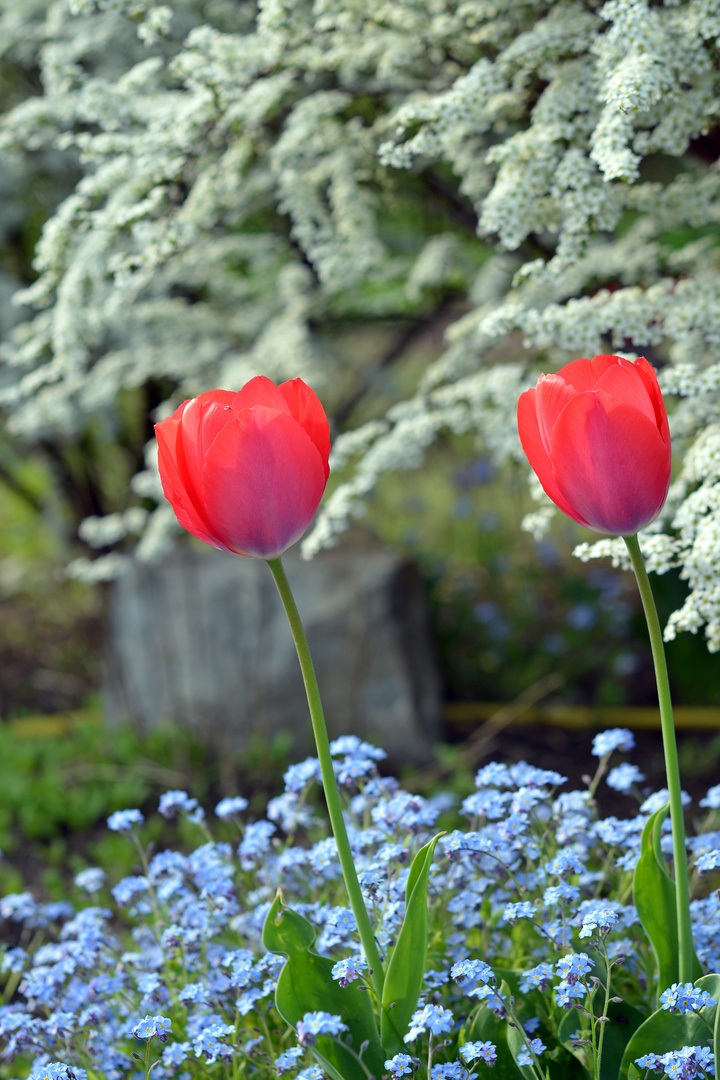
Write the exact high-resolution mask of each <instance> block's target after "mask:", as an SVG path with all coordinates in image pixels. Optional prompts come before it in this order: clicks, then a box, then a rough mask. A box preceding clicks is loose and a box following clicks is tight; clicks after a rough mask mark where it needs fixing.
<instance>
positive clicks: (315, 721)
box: [267, 557, 383, 1001]
mask: <svg viewBox="0 0 720 1080" xmlns="http://www.w3.org/2000/svg"><path fill="white" fill-rule="evenodd" d="M267 564H268V566H269V567H270V570H271V572H272V576H273V577H274V579H275V584H276V585H277V589H278V592H279V593H280V599H281V600H282V603H283V607H284V608H285V614H286V615H287V618H288V622H289V623H290V630H291V631H292V636H293V639H294V641H295V648H296V650H297V654H298V660H299V661H300V669H301V671H302V677H303V681H304V683H305V693H306V694H307V700H308V706H309V708H310V719H311V721H312V727H313V734H314V736H315V745H316V747H317V754H318V759H319V761H320V774H321V776H322V782H323V788H324V789H325V801H326V803H327V808H328V816H329V818H330V825H331V827H332V831H333V835H334V837H335V843H336V844H337V849H338V857H339V859H340V866H341V868H342V873H343V878H344V880H345V888H346V889H347V893H348V898H349V900H350V906H351V907H352V910H353V915H354V916H355V922H356V923H357V928H358V933H359V935H360V941H361V943H362V947H363V952H364V953H365V959H366V960H367V962H368V966H369V967H370V969H371V971H372V976H371V979H372V985H373V989H374V991H375V993H376V995H377V998H378V1001H382V992H383V967H382V961H381V959H380V953H379V952H378V947H377V944H376V942H375V935H374V934H373V929H372V926H371V924H370V917H369V915H368V912H367V908H366V907H365V900H364V898H363V894H362V890H361V888H360V883H359V882H358V878H357V871H356V870H355V863H354V861H353V857H352V851H351V850H350V841H349V840H348V834H347V829H346V828H345V819H344V818H343V812H342V803H341V802H340V793H339V791H338V787H337V781H336V780H335V770H334V769H333V760H332V755H331V753H330V743H329V741H328V733H327V726H326V724H325V715H324V713H323V707H322V702H321V700H320V691H319V689H318V684H317V678H316V677H315V667H314V665H313V662H312V657H311V655H310V649H309V647H308V642H307V638H306V636H305V630H304V629H303V624H302V621H301V619H300V614H299V612H298V609H297V605H296V603H295V598H294V596H293V594H292V590H291V588H290V583H289V581H288V579H287V575H286V574H285V568H284V567H283V565H282V563H281V561H280V558H279V557H278V558H277V559H268V560H267Z"/></svg>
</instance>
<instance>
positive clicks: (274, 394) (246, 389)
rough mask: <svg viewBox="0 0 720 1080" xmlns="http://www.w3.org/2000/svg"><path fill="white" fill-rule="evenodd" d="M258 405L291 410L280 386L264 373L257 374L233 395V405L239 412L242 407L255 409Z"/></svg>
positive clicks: (283, 410) (285, 410)
mask: <svg viewBox="0 0 720 1080" xmlns="http://www.w3.org/2000/svg"><path fill="white" fill-rule="evenodd" d="M256 405H264V406H265V407H266V408H268V409H277V411H278V412H289V411H290V410H289V407H288V403H287V400H286V399H285V397H284V396H283V394H282V393H281V391H280V387H279V386H276V385H275V383H274V382H272V381H271V380H270V379H267V378H265V376H264V375H256V376H255V378H254V379H251V380H250V382H246V383H245V385H244V386H243V387H242V389H241V390H238V392H237V394H234V395H233V401H232V406H233V409H234V411H235V412H239V411H240V409H254V408H255V406H256Z"/></svg>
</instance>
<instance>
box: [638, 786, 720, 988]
mask: <svg viewBox="0 0 720 1080" xmlns="http://www.w3.org/2000/svg"><path fill="white" fill-rule="evenodd" d="M668 810H669V806H663V807H661V808H660V810H657V811H656V812H655V813H654V814H653V815H652V816H651V817H650V818H649V820H648V821H647V822H646V824H645V828H644V829H643V833H642V839H641V842H640V851H641V854H640V858H639V859H638V863H637V866H636V867H635V873H634V876H633V900H634V902H635V907H636V908H637V913H638V915H639V917H640V922H641V923H642V925H643V929H644V930H645V933H646V934H647V936H648V938H649V940H650V944H651V945H652V948H653V952H654V953H655V961H656V963H657V970H658V993H662V991H663V990H666V989H667V988H668V986H672V984H673V983H676V982H677V981H678V979H679V978H680V970H679V951H678V933H677V903H676V899H675V883H674V881H673V880H672V878H671V877H670V875H669V874H668V872H667V870H666V869H665V860H664V859H663V855H662V851H661V849H660V831H661V828H662V823H663V821H664V820H665V818H666V816H667V813H668ZM702 973H703V971H702V966H701V964H700V961H699V960H698V958H697V956H696V955H695V951H694V950H693V978H695V979H699V978H700V977H701V976H702Z"/></svg>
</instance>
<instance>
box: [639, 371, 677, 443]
mask: <svg viewBox="0 0 720 1080" xmlns="http://www.w3.org/2000/svg"><path fill="white" fill-rule="evenodd" d="M635 366H636V368H637V370H638V374H639V375H640V378H641V379H642V380H643V382H644V383H645V387H646V389H647V392H648V394H649V395H650V400H651V401H652V404H653V409H654V410H655V422H656V424H657V426H658V428H659V429H660V434H661V435H662V438H663V442H665V443H667V445H668V446H670V425H669V424H668V418H667V409H666V408H665V402H664V401H663V396H662V391H661V390H660V384H659V383H658V378H657V375H656V374H655V368H654V367H653V366H652V364H649V363H648V361H647V360H646V359H645V357H644V356H639V357H638V358H637V360H636V361H635Z"/></svg>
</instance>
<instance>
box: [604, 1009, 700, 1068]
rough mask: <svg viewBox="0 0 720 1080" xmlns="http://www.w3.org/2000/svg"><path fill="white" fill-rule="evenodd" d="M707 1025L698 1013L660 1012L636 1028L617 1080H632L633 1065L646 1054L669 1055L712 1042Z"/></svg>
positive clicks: (624, 1055) (660, 1010)
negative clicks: (669, 1052) (670, 1052)
mask: <svg viewBox="0 0 720 1080" xmlns="http://www.w3.org/2000/svg"><path fill="white" fill-rule="evenodd" d="M709 1034H710V1033H709V1031H708V1027H707V1024H706V1023H705V1021H704V1020H703V1019H702V1017H700V1016H698V1014H697V1013H685V1015H684V1016H683V1015H682V1013H671V1012H667V1011H666V1010H664V1009H658V1011H657V1012H654V1013H653V1014H652V1016H649V1017H648V1018H647V1020H646V1021H645V1023H644V1024H641V1025H640V1027H639V1028H638V1029H637V1031H636V1032H635V1034H634V1035H633V1037H632V1038H631V1039H630V1042H629V1043H628V1044H627V1046H626V1048H625V1053H624V1054H623V1059H622V1064H621V1066H620V1072H619V1074H618V1080H630V1066H631V1065H632V1063H633V1062H634V1061H635V1059H636V1058H639V1057H643V1055H644V1054H666V1053H668V1051H670V1050H680V1049H681V1048H682V1047H683V1046H703V1045H707V1044H708V1042H709V1038H708V1036H709Z"/></svg>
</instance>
